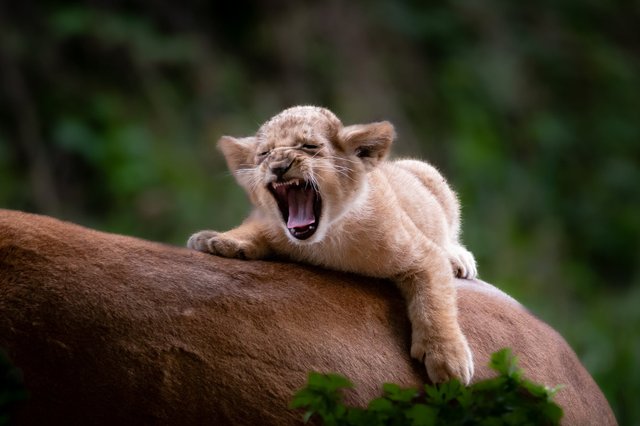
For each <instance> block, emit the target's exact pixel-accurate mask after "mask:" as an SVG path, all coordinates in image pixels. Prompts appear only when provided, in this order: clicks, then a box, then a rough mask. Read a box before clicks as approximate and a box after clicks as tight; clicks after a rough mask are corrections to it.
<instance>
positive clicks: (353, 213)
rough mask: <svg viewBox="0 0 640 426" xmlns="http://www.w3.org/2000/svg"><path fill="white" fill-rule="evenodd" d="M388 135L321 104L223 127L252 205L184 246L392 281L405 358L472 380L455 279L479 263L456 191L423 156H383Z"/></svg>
mask: <svg viewBox="0 0 640 426" xmlns="http://www.w3.org/2000/svg"><path fill="white" fill-rule="evenodd" d="M394 136H395V133H394V130H393V126H391V124H389V123H387V122H381V123H372V124H369V125H355V126H348V127H343V126H342V124H341V123H340V121H339V120H338V119H337V118H335V116H333V114H332V113H331V112H329V111H327V110H324V109H320V108H315V107H295V108H292V109H289V110H286V111H284V112H283V113H281V114H279V115H278V116H276V117H274V118H273V119H272V120H270V121H269V122H267V123H266V124H265V125H263V126H262V127H261V128H260V129H259V131H258V133H257V135H256V137H252V138H245V139H242V140H238V139H234V138H230V137H223V138H222V139H221V141H220V147H221V149H222V151H223V153H224V154H225V157H226V159H227V162H228V164H229V167H230V169H231V170H232V171H233V172H234V174H235V175H236V177H237V180H238V182H239V183H240V184H241V185H242V186H243V187H244V188H245V190H246V191H247V193H248V195H249V197H250V199H251V201H252V202H253V204H254V206H255V207H256V209H255V211H254V213H253V214H252V215H251V216H250V217H249V218H248V219H247V220H246V221H245V222H244V223H243V224H242V225H241V226H240V227H238V228H236V229H233V230H231V231H228V232H225V233H217V232H214V231H202V232H200V233H197V234H195V235H193V236H192V237H191V238H190V240H189V243H188V245H189V246H190V247H191V248H194V249H197V250H201V251H205V252H209V253H212V254H218V255H222V256H225V257H243V258H248V259H262V258H266V257H269V256H273V255H276V256H279V257H285V258H288V259H291V260H295V261H299V262H304V263H309V264H314V265H320V266H324V267H327V268H330V269H335V270H340V271H347V272H354V273H358V274H361V275H366V276H371V277H376V278H388V279H391V280H393V281H394V282H395V283H396V285H397V286H398V287H399V288H400V290H401V291H402V293H403V295H404V296H405V298H406V300H407V308H408V313H409V318H410V320H411V323H412V330H413V334H412V335H413V343H412V347H411V354H412V356H413V357H415V358H417V359H419V360H424V362H425V365H426V367H427V372H428V373H429V376H430V378H431V379H432V380H433V381H436V382H439V381H444V380H447V379H450V378H453V377H457V378H460V379H461V380H463V381H464V382H469V381H470V379H471V376H472V375H473V360H472V355H471V351H470V349H469V346H468V344H467V341H466V339H465V337H464V335H463V334H462V332H461V331H460V327H459V325H458V322H457V313H456V307H455V288H454V285H453V279H454V275H457V276H460V277H463V278H474V277H475V275H476V268H475V260H474V258H473V256H472V255H471V253H469V252H468V251H467V250H466V249H465V248H464V247H463V246H462V245H461V244H460V241H459V230H460V211H459V210H460V208H459V205H458V201H457V199H456V196H455V194H454V192H453V191H452V190H451V189H450V188H449V186H448V185H447V183H446V180H445V179H444V178H443V177H442V175H441V174H440V173H439V172H438V171H437V170H436V169H435V168H434V167H432V166H431V165H429V164H427V163H424V162H421V161H417V160H399V161H385V157H386V156H387V153H388V151H389V147H390V145H391V143H392V141H393V138H394Z"/></svg>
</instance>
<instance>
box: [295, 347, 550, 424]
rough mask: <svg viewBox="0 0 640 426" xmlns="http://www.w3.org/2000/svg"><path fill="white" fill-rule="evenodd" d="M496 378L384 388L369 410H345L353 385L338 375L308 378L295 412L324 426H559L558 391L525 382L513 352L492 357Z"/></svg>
mask: <svg viewBox="0 0 640 426" xmlns="http://www.w3.org/2000/svg"><path fill="white" fill-rule="evenodd" d="M489 366H490V367H491V368H492V369H494V370H495V371H496V372H498V376H497V377H495V378H493V379H488V380H483V381H481V382H477V383H475V384H473V385H471V386H469V387H465V386H463V385H461V384H460V382H459V381H457V380H452V381H449V382H447V383H443V384H440V385H425V386H424V388H423V389H422V390H418V389H413V388H408V389H403V388H401V387H400V386H398V385H395V384H389V383H386V384H384V385H383V395H382V396H381V397H380V398H376V399H374V400H372V401H370V402H369V405H368V406H367V408H364V409H363V408H357V407H349V406H346V405H345V404H344V403H343V402H342V390H343V389H346V388H351V387H353V384H352V383H351V382H350V381H349V380H348V379H346V378H345V377H343V376H340V375H338V374H319V373H314V372H312V373H310V374H309V379H308V382H307V384H306V386H305V387H304V388H302V389H301V390H300V391H298V392H297V393H296V394H295V396H294V398H293V401H292V402H291V408H298V409H305V410H306V412H305V414H304V421H305V423H306V422H307V421H309V419H311V418H319V419H321V420H322V423H323V424H325V425H336V426H337V425H415V426H419V425H420V426H438V425H491V426H497V425H557V424H559V423H560V418H561V417H562V409H561V408H560V407H559V406H558V405H557V404H556V403H554V402H553V401H552V397H553V395H554V394H555V393H556V392H557V391H558V389H559V388H560V387H559V386H556V387H555V388H552V389H550V388H548V387H545V386H542V385H539V384H536V383H533V382H531V381H529V380H527V379H525V378H524V377H523V373H522V370H521V369H519V368H518V366H517V358H516V357H514V356H513V355H512V353H511V350H510V349H502V350H500V351H498V352H496V353H494V354H493V355H492V357H491V362H490V364H489Z"/></svg>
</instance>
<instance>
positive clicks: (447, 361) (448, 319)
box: [395, 244, 474, 384]
mask: <svg viewBox="0 0 640 426" xmlns="http://www.w3.org/2000/svg"><path fill="white" fill-rule="evenodd" d="M419 259H421V260H420V261H419V263H417V264H416V265H415V269H412V270H411V271H409V272H407V273H405V274H402V275H400V276H398V277H397V278H396V280H395V281H396V284H397V285H398V287H399V288H400V290H401V291H402V293H403V295H404V297H405V299H406V302H407V309H408V314H409V319H410V321H411V328H412V333H411V356H412V357H413V358H416V359H418V360H419V361H422V362H424V364H425V367H426V369H427V374H428V375H429V378H430V379H431V381H432V382H434V383H441V382H445V381H447V380H450V379H453V378H457V379H459V380H460V381H461V382H462V383H464V384H468V383H469V382H470V381H471V378H472V377H473V370H474V367H473V356H472V354H471V349H470V348H469V344H468V343H467V339H466V338H465V337H464V334H462V330H461V329H460V325H459V324H458V315H457V306H456V289H455V285H454V282H453V275H452V274H451V265H450V263H449V259H448V257H447V255H446V254H445V253H444V252H443V251H442V250H441V249H439V248H438V247H437V246H435V245H432V244H428V245H427V246H426V247H425V248H424V250H423V251H422V252H421V253H420V257H419Z"/></svg>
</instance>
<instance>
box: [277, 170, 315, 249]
mask: <svg viewBox="0 0 640 426" xmlns="http://www.w3.org/2000/svg"><path fill="white" fill-rule="evenodd" d="M268 189H269V191H271V193H272V194H273V196H274V197H275V199H276V201H277V202H278V208H279V209H280V213H282V218H283V219H284V221H285V223H286V224H287V229H288V230H289V233H291V235H293V236H294V237H296V238H297V239H299V240H306V239H307V238H309V237H311V236H312V235H313V234H314V233H315V232H316V229H318V224H319V223H320V213H321V212H322V199H321V198H320V194H319V193H318V191H316V190H315V189H314V188H313V186H312V185H311V184H310V183H309V182H307V181H304V180H300V179H292V180H289V181H286V182H273V183H271V184H269V186H268Z"/></svg>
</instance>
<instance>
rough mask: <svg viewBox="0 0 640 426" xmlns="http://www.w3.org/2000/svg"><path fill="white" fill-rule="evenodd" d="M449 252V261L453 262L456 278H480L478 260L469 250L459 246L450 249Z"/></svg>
mask: <svg viewBox="0 0 640 426" xmlns="http://www.w3.org/2000/svg"><path fill="white" fill-rule="evenodd" d="M448 252H449V261H450V262H451V267H452V268H453V274H454V276H455V277H456V278H465V279H468V280H473V279H475V278H476V277H477V276H478V268H477V267H476V259H475V258H474V257H473V254H471V252H470V251H469V250H467V249H466V248H464V247H462V246H460V245H458V246H452V247H450V248H449V250H448Z"/></svg>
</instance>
